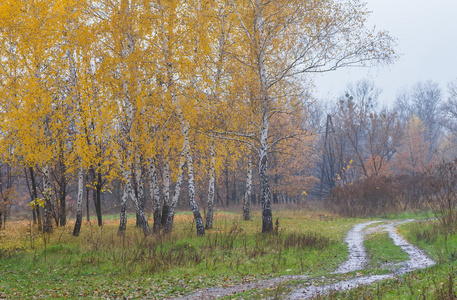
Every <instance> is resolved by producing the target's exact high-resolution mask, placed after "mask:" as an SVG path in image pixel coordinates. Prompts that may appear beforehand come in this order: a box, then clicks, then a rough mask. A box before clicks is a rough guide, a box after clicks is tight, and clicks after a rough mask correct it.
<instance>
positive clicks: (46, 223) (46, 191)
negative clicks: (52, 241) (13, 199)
mask: <svg viewBox="0 0 457 300" xmlns="http://www.w3.org/2000/svg"><path fill="white" fill-rule="evenodd" d="M51 193H52V189H51V175H50V174H49V168H48V166H44V167H43V197H44V218H43V232H46V233H51V232H52V231H53V226H52V203H51Z"/></svg>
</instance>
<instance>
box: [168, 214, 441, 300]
mask: <svg viewBox="0 0 457 300" xmlns="http://www.w3.org/2000/svg"><path fill="white" fill-rule="evenodd" d="M411 221H414V220H406V221H399V222H390V223H387V224H381V225H378V226H376V227H369V228H366V227H367V226H369V225H372V224H375V223H378V222H383V221H372V222H366V223H360V224H357V225H355V226H354V227H353V228H352V229H351V230H350V231H349V232H348V233H347V235H346V239H345V242H346V243H347V244H348V248H349V255H348V259H347V260H346V261H345V262H344V263H342V264H341V265H340V266H339V267H338V268H337V269H336V270H335V271H334V272H333V273H332V274H345V273H349V272H354V271H358V270H363V269H364V268H365V266H366V264H367V263H368V255H367V253H366V250H365V247H364V245H363V242H364V240H365V235H366V234H370V233H373V232H387V233H388V234H389V237H390V238H391V239H392V241H393V243H394V244H395V245H397V246H400V247H401V248H402V250H403V251H405V252H406V253H407V254H408V256H409V259H408V260H407V261H405V262H402V263H400V264H398V265H400V268H399V269H398V270H397V271H396V272H394V273H390V274H384V275H370V276H361V277H356V278H353V279H349V280H343V281H339V282H336V283H333V284H329V285H324V286H314V285H313V283H315V282H317V281H316V280H315V279H313V278H310V277H309V276H304V275H291V276H281V277H277V278H270V279H266V280H261V281H258V282H255V283H246V284H242V285H238V286H233V287H224V288H209V289H206V290H202V291H198V292H196V293H194V294H192V295H189V296H186V297H182V298H176V299H189V300H190V299H216V298H220V297H224V296H228V295H233V294H237V293H242V292H244V291H247V290H251V289H265V288H269V287H274V286H277V285H278V284H280V283H283V282H286V281H290V280H309V282H308V286H307V287H303V288H299V289H297V290H295V291H294V292H292V293H291V294H289V295H288V296H287V299H309V298H312V297H314V296H317V295H323V294H326V293H327V292H329V291H343V290H348V289H353V288H356V287H358V286H361V285H365V284H372V283H374V282H377V281H380V280H384V279H388V278H393V277H395V276H399V275H402V274H404V273H407V272H411V271H414V270H417V269H424V268H427V267H429V266H432V265H434V264H435V262H434V261H433V260H431V259H430V258H429V257H428V256H427V255H426V254H425V253H424V252H423V251H422V250H420V249H419V248H417V247H415V246H414V245H411V244H410V243H408V242H407V241H406V240H405V239H404V238H403V237H402V236H401V235H399V234H398V233H396V230H395V228H396V227H397V226H398V225H400V224H403V223H405V222H411Z"/></svg>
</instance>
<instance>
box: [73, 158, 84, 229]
mask: <svg viewBox="0 0 457 300" xmlns="http://www.w3.org/2000/svg"><path fill="white" fill-rule="evenodd" d="M83 176H84V172H83V168H82V166H80V167H79V172H78V199H77V201H76V222H75V227H74V229H73V235H74V236H79V232H80V231H81V223H82V219H83V209H82V203H83V192H84V177H83Z"/></svg>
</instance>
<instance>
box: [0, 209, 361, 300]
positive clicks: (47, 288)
mask: <svg viewBox="0 0 457 300" xmlns="http://www.w3.org/2000/svg"><path fill="white" fill-rule="evenodd" d="M274 216H275V220H276V219H277V220H278V223H276V225H275V226H276V228H275V230H277V234H275V235H264V234H261V233H259V232H260V228H261V223H260V221H261V220H260V219H261V218H260V214H256V213H255V214H254V215H253V218H252V221H248V222H245V221H242V220H241V215H240V214H235V213H222V212H221V213H217V214H216V216H215V226H214V227H215V228H214V229H212V230H208V231H207V234H206V236H205V237H196V236H195V229H194V227H195V225H194V224H193V222H192V216H191V215H189V214H178V215H177V216H176V220H175V227H174V231H173V233H172V234H171V235H170V236H166V237H163V236H150V237H147V238H144V237H143V235H142V233H141V231H140V230H138V229H136V228H135V227H134V224H135V219H134V217H133V216H129V223H128V228H127V234H126V235H125V236H124V237H120V236H118V235H117V227H118V220H116V219H115V218H106V219H105V223H104V226H103V227H102V228H99V227H98V226H96V225H93V224H92V225H90V224H87V223H84V224H83V227H82V231H81V235H80V236H79V237H77V238H76V237H73V236H72V235H71V232H72V225H73V224H72V222H70V223H69V225H68V226H67V227H65V228H56V229H55V231H54V233H53V234H52V235H51V236H49V237H46V236H44V235H43V234H40V233H39V232H37V231H36V229H34V228H33V227H31V225H30V223H27V222H25V221H16V222H8V223H7V229H6V230H3V231H1V233H0V234H1V235H0V245H1V250H0V272H1V274H0V278H1V279H0V296H1V297H6V298H14V297H17V298H32V297H38V298H39V297H43V298H48V297H56V298H60V297H62V298H63V297H70V298H71V297H73V298H81V297H89V298H102V297H103V298H106V297H109V298H123V297H126V298H139V297H140V298H141V297H147V298H152V299H161V298H165V297H176V296H180V295H184V294H188V293H190V292H192V291H193V290H195V289H197V288H202V287H210V286H227V285H234V284H237V283H242V282H246V281H253V280H258V279H261V278H268V277H275V276H279V275H284V274H303V273H306V274H311V275H313V276H314V275H315V276H318V275H322V274H325V273H327V272H330V271H331V270H333V269H334V268H335V267H336V266H337V265H338V264H339V263H340V262H341V261H343V260H344V259H345V257H346V254H347V250H346V247H345V245H344V242H343V239H344V235H345V233H346V231H347V230H349V229H350V228H351V226H352V225H353V224H355V223H356V222H358V221H360V220H355V219H342V218H337V217H332V216H326V217H322V216H320V215H318V214H313V213H307V212H304V211H281V212H276V213H275V214H274Z"/></svg>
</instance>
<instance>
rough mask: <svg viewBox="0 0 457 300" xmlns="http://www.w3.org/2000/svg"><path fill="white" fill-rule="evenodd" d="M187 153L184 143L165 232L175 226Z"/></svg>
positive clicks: (168, 231)
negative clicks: (174, 221) (176, 209)
mask: <svg viewBox="0 0 457 300" xmlns="http://www.w3.org/2000/svg"><path fill="white" fill-rule="evenodd" d="M185 153H186V145H183V149H182V152H181V157H180V159H179V168H178V178H177V180H176V185H175V191H174V194H173V198H172V199H171V203H170V207H169V211H168V215H167V216H166V218H167V220H166V222H165V226H164V229H163V231H164V233H170V232H171V229H172V228H173V220H174V217H175V208H176V204H177V203H178V199H179V195H180V193H181V185H182V178H183V173H184V165H185V164H186V155H185Z"/></svg>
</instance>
